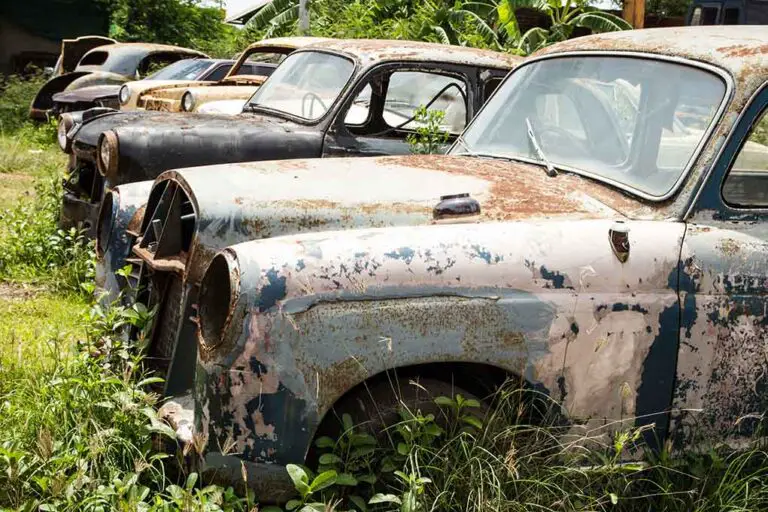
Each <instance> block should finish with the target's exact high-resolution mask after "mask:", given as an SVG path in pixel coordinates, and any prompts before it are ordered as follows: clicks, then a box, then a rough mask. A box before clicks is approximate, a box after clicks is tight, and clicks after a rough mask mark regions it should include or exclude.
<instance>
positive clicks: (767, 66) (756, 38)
mask: <svg viewBox="0 0 768 512" xmlns="http://www.w3.org/2000/svg"><path fill="white" fill-rule="evenodd" d="M570 51H617V52H620V51H628V52H629V51H631V52H641V53H654V54H659V55H665V56H671V57H680V58H684V59H691V60H696V61H700V62H706V63H708V64H712V65H715V66H717V67H719V68H721V69H724V70H726V71H728V72H729V73H730V74H731V75H732V76H733V77H734V78H736V80H737V81H738V80H740V79H743V80H750V81H755V79H757V80H759V81H760V82H762V81H765V80H766V79H768V28H767V27H766V26H764V25H762V26H759V25H712V26H696V27H665V28H651V29H644V30H626V31H621V32H610V33H605V34H596V35H591V36H586V37H579V38H576V39H570V40H568V41H564V42H561V43H557V44H554V45H552V46H550V47H548V48H544V49H543V50H540V51H539V52H537V53H536V54H535V55H536V56H539V55H551V54H557V53H564V52H570Z"/></svg>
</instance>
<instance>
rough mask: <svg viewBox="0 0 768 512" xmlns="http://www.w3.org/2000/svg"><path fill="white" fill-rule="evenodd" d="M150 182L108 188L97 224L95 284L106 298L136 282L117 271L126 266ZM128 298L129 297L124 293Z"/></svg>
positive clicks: (123, 290)
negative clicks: (104, 293) (108, 197)
mask: <svg viewBox="0 0 768 512" xmlns="http://www.w3.org/2000/svg"><path fill="white" fill-rule="evenodd" d="M151 188H152V182H151V181H150V182H138V183H131V184H127V185H123V186H121V187H116V188H114V189H113V190H110V191H109V192H108V194H109V196H110V201H108V202H105V203H103V204H102V206H101V208H102V210H101V211H100V215H99V222H98V224H97V226H96V232H95V237H96V253H97V258H96V286H97V289H98V290H100V291H104V292H106V293H107V295H106V296H105V299H104V300H106V301H108V302H112V301H114V300H116V299H117V297H118V295H119V294H120V293H121V292H125V293H130V292H131V291H132V287H133V286H134V285H135V284H136V283H135V282H130V280H127V279H126V278H125V277H123V276H118V275H117V274H116V272H117V271H118V270H120V269H122V268H123V267H125V266H126V265H127V264H128V262H127V261H126V260H127V258H128V257H129V256H130V254H131V248H132V247H133V243H134V241H135V240H136V231H137V230H138V226H137V224H140V222H141V219H142V218H143V208H144V203H145V202H146V200H147V196H148V195H149V191H150V190H151ZM125 299H126V302H129V301H130V300H131V299H132V297H125Z"/></svg>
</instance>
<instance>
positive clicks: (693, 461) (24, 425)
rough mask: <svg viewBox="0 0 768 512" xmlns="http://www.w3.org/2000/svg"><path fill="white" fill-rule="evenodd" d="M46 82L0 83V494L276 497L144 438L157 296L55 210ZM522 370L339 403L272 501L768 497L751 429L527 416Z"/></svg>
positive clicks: (148, 505)
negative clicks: (210, 474) (144, 353)
mask: <svg viewBox="0 0 768 512" xmlns="http://www.w3.org/2000/svg"><path fill="white" fill-rule="evenodd" d="M314 5H316V4H314ZM395 5H396V2H392V3H391V4H388V6H389V7H391V8H395V7H392V6H395ZM464 7H467V6H466V5H464ZM368 8H369V7H368V6H366V5H365V4H364V3H362V2H352V3H349V4H347V7H344V8H341V7H340V11H339V12H340V13H342V16H347V17H349V28H347V29H345V30H350V31H359V32H358V33H360V34H368V33H369V32H368V31H369V30H383V29H381V28H380V27H379V26H378V25H376V23H375V18H366V16H368V15H367V14H365V12H364V10H365V9H368ZM356 9H360V11H356ZM352 18H354V19H352ZM318 22H319V21H318ZM328 23H329V24H328V27H329V30H330V27H331V26H332V24H330V22H328ZM355 23H357V25H355ZM370 23H373V25H375V27H371V26H369V24H370ZM408 23H410V22H405V21H403V25H402V26H401V28H403V27H405V28H407V24H408ZM473 23H474V22H473ZM395 25H396V24H392V25H390V26H389V28H393V27H395ZM405 28H403V30H405ZM390 36H391V34H390ZM429 37H432V36H429ZM462 37H463V36H462ZM478 37H482V36H480V35H478ZM38 85H39V79H38V78H31V79H29V80H22V79H19V78H13V79H10V80H8V81H6V82H5V86H4V90H3V92H2V96H0V180H3V181H2V184H3V185H4V188H3V191H4V192H3V193H4V194H6V195H0V201H2V203H1V204H0V209H1V210H2V213H0V337H1V339H0V509H6V508H8V509H14V510H23V511H30V512H31V511H33V510H41V511H81V510H84V511H107V510H119V511H131V512H133V511H175V510H178V511H182V510H183V511H217V510H223V511H233V512H234V511H238V512H240V511H242V512H253V511H255V510H261V511H268V510H270V509H272V510H275V507H258V508H257V505H256V504H255V503H254V500H253V498H252V497H251V496H238V495H237V494H236V493H235V492H234V491H233V490H232V489H225V488H222V487H218V486H215V485H209V483H210V482H207V481H205V479H204V478H202V477H201V476H200V475H197V474H196V473H190V474H187V473H184V472H181V473H180V474H175V473H174V472H173V471H171V470H172V469H173V468H174V467H175V466H174V457H173V456H171V455H169V454H167V453H165V452H164V451H163V450H161V449H159V447H158V443H156V442H153V441H157V440H158V439H160V440H163V441H164V442H165V443H166V444H167V445H169V446H173V443H174V434H173V432H172V430H171V429H170V428H169V427H168V426H167V425H165V424H164V423H162V422H161V421H160V420H159V419H158V417H157V413H156V412H155V408H156V407H157V405H158V400H159V397H158V396H157V395H155V394H154V393H152V392H151V390H150V389H151V388H150V386H151V385H152V384H156V383H157V379H156V378H155V377H154V376H153V375H151V374H148V373H147V372H146V371H145V369H144V368H143V366H142V359H141V345H142V337H141V336H139V338H138V341H136V342H127V341H126V340H125V337H124V336H123V333H124V330H125V329H126V328H127V327H132V328H136V329H137V330H139V331H140V332H141V331H142V329H144V328H145V327H146V325H147V322H148V320H149V319H150V318H151V315H152V313H151V312H148V311H146V310H144V309H143V308H141V307H140V306H137V305H134V306H122V305H104V304H95V303H93V300H92V295H91V293H90V292H91V291H92V290H93V251H92V247H91V245H90V244H88V243H86V242H85V240H84V239H83V237H82V236H81V234H79V233H78V232H77V231H70V232H61V231H59V230H58V229H57V227H56V220H57V217H58V208H59V201H60V194H61V185H60V183H61V179H62V177H63V176H62V172H63V170H64V169H65V163H66V160H65V158H64V156H63V155H62V153H61V152H60V151H59V150H58V149H57V148H56V147H55V146H53V142H52V141H53V140H54V137H53V131H52V129H53V127H52V126H42V127H37V126H32V125H30V124H29V123H28V122H27V121H26V114H27V111H26V108H27V105H28V104H29V99H31V95H32V94H33V93H34V91H35V90H36V88H37V86H38ZM441 120H442V119H441V115H440V113H439V112H436V111H429V112H428V111H425V110H423V109H422V111H420V112H419V113H418V115H417V121H418V122H419V123H421V127H420V128H419V129H417V130H416V133H415V134H414V135H413V136H412V137H411V138H410V140H409V142H410V143H411V145H412V148H413V151H415V152H433V150H434V149H435V148H436V147H439V146H440V145H442V144H443V143H445V139H444V138H440V137H444V135H439V134H438V133H437V130H436V129H435V128H436V126H438V125H439V124H440V122H441ZM762 127H763V125H761V128H760V129H761V130H762ZM764 131H765V130H763V131H761V132H760V136H761V137H762V136H764V133H763V132H764ZM11 178H12V179H11ZM14 180H15V181H14ZM17 182H18V183H17ZM13 183H17V184H16V185H13V186H11V185H10V184H13ZM5 185H8V186H5ZM14 187H15V188H14ZM517 384H518V383H516V382H510V383H508V385H507V386H505V387H504V388H502V389H501V390H500V391H499V392H498V393H497V394H496V395H494V396H492V397H489V400H488V401H489V402H491V403H493V405H494V407H492V408H488V407H486V405H485V403H483V402H481V401H480V400H478V399H476V398H473V397H467V396H462V394H460V393H451V394H447V395H444V396H442V395H441V396H435V397H433V401H432V402H431V403H429V404H428V405H425V406H424V407H423V408H421V409H414V408H411V409H409V408H407V407H405V405H403V407H401V409H400V411H399V412H400V421H399V422H395V424H393V425H391V426H389V427H388V428H387V429H386V431H385V432H384V435H377V432H371V431H369V428H368V426H366V425H361V424H355V422H354V421H353V420H352V418H351V417H350V416H348V415H342V418H341V429H340V430H339V432H338V433H336V434H334V435H330V436H322V437H319V438H317V439H316V440H315V449H316V457H315V458H314V459H313V462H312V467H311V468H310V467H305V466H301V465H290V466H288V468H287V472H288V475H289V476H290V478H291V479H292V481H293V482H294V485H295V487H296V491H297V492H296V497H295V499H293V500H292V501H290V502H288V503H286V504H285V505H284V506H283V508H282V509H281V510H301V511H302V512H308V511H314V510H318V511H331V510H339V511H341V510H361V511H363V510H371V511H374V512H376V511H389V510H398V511H402V512H416V511H431V510H457V511H458V510H462V511H465V510H471V511H486V510H497V511H528V510H545V511H558V512H559V511H627V512H635V511H637V512H646V511H650V510H665V511H673V512H674V511H681V512H682V511H697V512H709V511H712V512H714V511H721V510H728V511H758V510H766V509H768V453H767V452H766V450H765V445H764V439H763V438H761V437H759V436H756V437H755V438H754V439H752V440H751V441H750V442H749V443H748V444H747V446H746V448H745V449H744V450H742V451H739V452H734V451H730V450H729V449H727V448H726V447H725V446H719V445H714V447H713V448H711V449H708V450H707V451H704V452H695V451H686V452H681V451H676V450H674V449H673V448H672V447H669V446H668V447H666V448H665V449H664V450H663V451H661V453H654V452H653V451H650V450H646V451H645V452H643V450H641V449H640V448H642V447H643V439H644V436H650V435H652V432H651V431H650V430H643V429H635V428H628V429H626V430H624V431H620V432H618V433H616V434H615V435H611V436H608V435H604V432H603V431H602V430H599V429H598V430H592V431H587V430H583V429H582V430H579V427H574V428H573V429H571V428H570V427H569V428H566V427H564V426H563V425H562V423H561V421H560V418H559V417H558V416H557V415H556V414H551V415H541V416H532V415H531V414H530V411H532V410H540V411H549V410H556V408H555V407H552V406H553V404H551V403H549V402H548V401H547V399H546V397H543V396H539V395H536V394H535V393H532V392H525V391H522V390H521V389H520V387H519V386H518V385H517ZM419 385H420V383H419V382H418V381H416V382H400V383H399V386H400V387H401V388H403V387H406V386H419ZM532 401H534V404H535V405H536V407H534V404H532ZM536 401H537V402H536ZM534 417H535V418H537V419H538V421H536V422H534V421H532V419H533V418H534ZM566 433H568V434H569V435H564V434H566ZM633 458H634V459H635V460H636V462H634V463H631V464H624V463H623V461H625V460H626V459H630V460H631V459H633Z"/></svg>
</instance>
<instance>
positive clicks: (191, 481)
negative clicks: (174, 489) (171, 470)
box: [184, 473, 197, 491]
mask: <svg viewBox="0 0 768 512" xmlns="http://www.w3.org/2000/svg"><path fill="white" fill-rule="evenodd" d="M196 483H197V473H190V474H189V476H188V477H187V483H186V484H185V485H184V487H186V489H187V490H188V491H189V490H191V489H192V488H193V487H194V486H195V484H196Z"/></svg>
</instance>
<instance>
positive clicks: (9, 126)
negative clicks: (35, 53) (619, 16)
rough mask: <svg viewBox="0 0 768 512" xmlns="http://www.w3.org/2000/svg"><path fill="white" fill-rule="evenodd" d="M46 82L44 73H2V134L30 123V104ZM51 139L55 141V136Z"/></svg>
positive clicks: (0, 118)
mask: <svg viewBox="0 0 768 512" xmlns="http://www.w3.org/2000/svg"><path fill="white" fill-rule="evenodd" d="M44 83H45V77H44V76H43V75H42V73H39V72H35V73H32V74H31V75H29V76H24V77H22V76H19V75H10V76H7V77H3V76H2V75H0V134H5V135H9V134H13V133H15V132H17V131H19V130H21V129H23V128H27V129H28V127H29V125H30V120H29V106H30V104H31V103H32V100H33V99H34V97H35V95H36V94H37V91H38V90H39V89H40V87H41V86H42V85H43V84H44ZM49 140H51V141H53V140H54V139H53V138H50V139H49Z"/></svg>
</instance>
